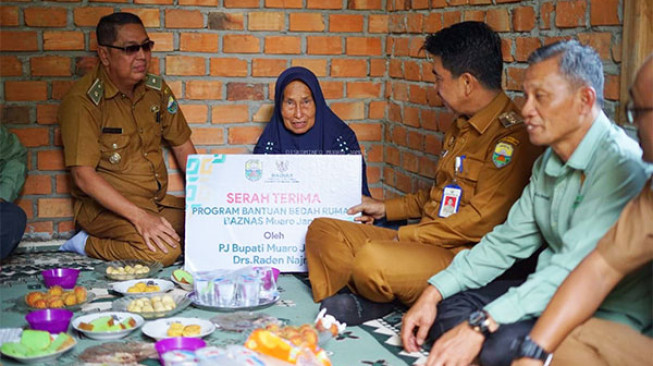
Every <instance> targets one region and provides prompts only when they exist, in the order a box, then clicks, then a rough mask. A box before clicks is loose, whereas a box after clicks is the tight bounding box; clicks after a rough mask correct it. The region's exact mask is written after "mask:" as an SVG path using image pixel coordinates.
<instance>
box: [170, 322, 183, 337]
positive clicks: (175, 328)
mask: <svg viewBox="0 0 653 366" xmlns="http://www.w3.org/2000/svg"><path fill="white" fill-rule="evenodd" d="M183 332H184V325H183V324H181V323H172V324H170V328H168V332H167V334H168V337H181V336H182V334H183Z"/></svg>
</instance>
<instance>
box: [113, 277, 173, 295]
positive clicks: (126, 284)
mask: <svg viewBox="0 0 653 366" xmlns="http://www.w3.org/2000/svg"><path fill="white" fill-rule="evenodd" d="M139 282H145V283H148V282H153V283H154V284H155V285H157V286H159V288H160V290H159V291H156V292H127V290H128V289H129V288H130V287H132V286H134V285H135V284H137V283H139ZM109 288H110V289H111V290H113V291H115V292H119V293H121V294H123V295H144V294H152V295H154V294H162V293H165V292H168V291H170V290H172V289H173V288H175V285H174V284H173V283H172V282H170V281H168V280H159V279H156V278H143V279H139V280H129V281H122V282H115V283H111V284H109Z"/></svg>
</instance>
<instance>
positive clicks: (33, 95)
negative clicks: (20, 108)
mask: <svg viewBox="0 0 653 366" xmlns="http://www.w3.org/2000/svg"><path fill="white" fill-rule="evenodd" d="M47 98H48V84H47V83H46V82H45V81H5V99H6V100H7V101H11V102H18V101H33V100H46V99H47Z"/></svg>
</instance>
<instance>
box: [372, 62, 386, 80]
mask: <svg viewBox="0 0 653 366" xmlns="http://www.w3.org/2000/svg"><path fill="white" fill-rule="evenodd" d="M385 72H386V61H385V59H382V58H374V59H371V60H370V73H369V76H371V77H378V76H385Z"/></svg>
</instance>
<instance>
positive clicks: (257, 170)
mask: <svg viewBox="0 0 653 366" xmlns="http://www.w3.org/2000/svg"><path fill="white" fill-rule="evenodd" d="M262 176H263V166H262V164H261V161H260V160H258V159H252V160H247V161H246V162H245V178H247V180H250V181H252V182H256V181H257V180H259V179H261V177H262Z"/></svg>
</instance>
